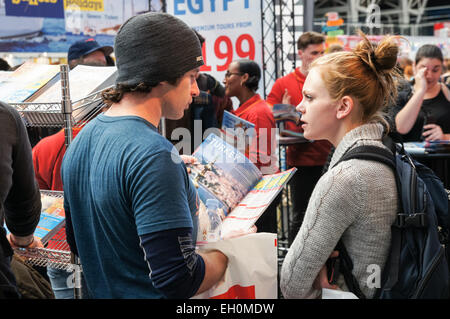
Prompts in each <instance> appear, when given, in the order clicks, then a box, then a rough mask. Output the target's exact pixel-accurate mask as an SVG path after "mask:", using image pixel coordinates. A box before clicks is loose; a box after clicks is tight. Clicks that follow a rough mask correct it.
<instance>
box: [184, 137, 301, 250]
mask: <svg viewBox="0 0 450 319" xmlns="http://www.w3.org/2000/svg"><path fill="white" fill-rule="evenodd" d="M193 156H194V157H195V158H196V159H197V161H198V163H195V164H188V165H187V166H188V167H189V168H190V177H191V179H192V180H193V182H194V185H195V187H196V188H197V192H198V196H199V198H200V201H201V204H200V206H201V207H205V205H206V201H207V200H208V199H216V200H218V202H219V209H220V210H221V212H223V215H222V218H223V223H222V237H226V236H227V235H229V234H230V233H231V232H233V231H236V230H244V231H245V230H248V229H250V228H251V227H252V226H253V225H254V224H255V222H256V221H257V220H258V218H259V217H260V216H261V215H262V214H263V213H264V211H265V210H266V209H267V207H268V206H269V205H270V203H271V202H272V201H273V200H274V199H275V197H276V196H277V195H278V193H279V192H280V191H281V190H282V188H283V187H284V185H286V183H287V182H288V181H289V179H290V178H291V177H292V176H293V174H294V173H295V172H296V168H292V169H289V170H286V171H284V172H281V173H277V174H271V175H264V176H263V175H262V174H261V172H260V171H259V169H258V168H257V167H256V166H255V165H254V164H253V163H252V162H251V161H250V160H249V159H248V158H247V157H246V156H245V155H244V154H242V153H241V152H239V151H238V150H237V149H236V148H234V147H233V146H232V145H230V144H228V143H227V142H226V141H225V140H224V139H223V138H221V137H219V136H217V135H215V134H213V133H212V134H210V135H209V136H208V137H207V138H206V139H205V140H204V141H203V143H202V144H200V146H199V147H198V148H197V150H196V151H195V152H194V154H193ZM201 227H202V226H201V223H200V228H201ZM206 227H207V225H206ZM204 232H205V229H199V232H198V234H199V235H200V236H201V234H202V233H204ZM198 238H199V237H198ZM198 241H199V240H198ZM201 242H202V240H201V237H200V243H201Z"/></svg>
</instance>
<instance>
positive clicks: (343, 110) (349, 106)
mask: <svg viewBox="0 0 450 319" xmlns="http://www.w3.org/2000/svg"><path fill="white" fill-rule="evenodd" d="M354 106H355V104H354V102H353V99H352V98H351V97H350V96H348V95H346V96H344V97H342V98H341V99H340V101H339V103H338V106H337V111H336V118H337V119H339V120H341V119H343V118H345V117H347V116H348V115H349V114H350V113H351V112H352V110H353V108H354Z"/></svg>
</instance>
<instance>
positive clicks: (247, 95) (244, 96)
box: [236, 89, 256, 105]
mask: <svg viewBox="0 0 450 319" xmlns="http://www.w3.org/2000/svg"><path fill="white" fill-rule="evenodd" d="M255 95H256V93H255V92H253V91H251V90H248V89H246V90H243V91H242V93H241V94H239V95H236V97H237V98H238V100H239V104H240V105H242V104H244V103H245V102H247V101H248V100H250V99H251V98H252V97H254V96H255Z"/></svg>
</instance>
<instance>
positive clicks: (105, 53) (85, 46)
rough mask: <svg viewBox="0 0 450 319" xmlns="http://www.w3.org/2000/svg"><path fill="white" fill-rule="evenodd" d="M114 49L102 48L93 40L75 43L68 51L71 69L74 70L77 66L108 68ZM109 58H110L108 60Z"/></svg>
mask: <svg viewBox="0 0 450 319" xmlns="http://www.w3.org/2000/svg"><path fill="white" fill-rule="evenodd" d="M112 52H113V48H112V47H110V46H101V45H100V44H98V42H97V41H95V40H94V39H93V38H89V39H86V40H79V41H77V42H75V43H73V44H72V45H71V46H70V48H69V51H68V54H67V60H68V62H69V68H70V69H73V68H74V67H75V66H77V65H79V64H82V65H90V66H107V65H108V61H109V63H110V64H111V61H110V60H109V59H111V58H110V55H111V53H112ZM107 57H109V58H107Z"/></svg>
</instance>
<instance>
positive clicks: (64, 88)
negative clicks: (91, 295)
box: [60, 64, 82, 299]
mask: <svg viewBox="0 0 450 319" xmlns="http://www.w3.org/2000/svg"><path fill="white" fill-rule="evenodd" d="M60 75H61V97H62V99H61V113H62V115H63V117H64V136H65V145H66V150H67V149H68V147H69V145H70V143H72V125H73V123H72V102H71V100H70V88H69V66H68V65H67V64H62V65H61V66H60ZM71 257H72V258H71V262H72V263H73V264H74V265H75V266H74V273H73V275H74V277H73V279H74V298H75V299H81V298H82V295H81V262H80V259H79V257H78V256H76V255H75V254H74V253H71Z"/></svg>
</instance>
